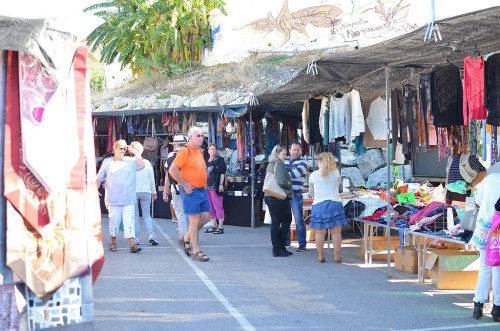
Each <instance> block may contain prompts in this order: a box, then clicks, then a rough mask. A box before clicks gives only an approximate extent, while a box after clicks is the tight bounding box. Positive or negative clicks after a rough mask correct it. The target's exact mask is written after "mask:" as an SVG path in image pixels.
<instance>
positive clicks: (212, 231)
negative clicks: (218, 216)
mask: <svg viewBox="0 0 500 331" xmlns="http://www.w3.org/2000/svg"><path fill="white" fill-rule="evenodd" d="M217 230H219V229H218V228H216V227H214V226H212V227H210V228H208V229H206V230H205V233H214V232H215V231H217Z"/></svg>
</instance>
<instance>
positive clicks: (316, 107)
mask: <svg viewBox="0 0 500 331" xmlns="http://www.w3.org/2000/svg"><path fill="white" fill-rule="evenodd" d="M323 103H324V101H323V100H322V99H315V98H311V99H309V118H308V123H309V144H311V145H312V144H317V143H321V142H323V136H321V133H320V132H319V114H320V113H321V109H322V104H323Z"/></svg>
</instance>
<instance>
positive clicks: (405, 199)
mask: <svg viewBox="0 0 500 331" xmlns="http://www.w3.org/2000/svg"><path fill="white" fill-rule="evenodd" d="M398 202H399V203H409V204H412V205H413V204H415V202H416V201H415V194H414V193H413V192H410V193H405V194H400V195H398Z"/></svg>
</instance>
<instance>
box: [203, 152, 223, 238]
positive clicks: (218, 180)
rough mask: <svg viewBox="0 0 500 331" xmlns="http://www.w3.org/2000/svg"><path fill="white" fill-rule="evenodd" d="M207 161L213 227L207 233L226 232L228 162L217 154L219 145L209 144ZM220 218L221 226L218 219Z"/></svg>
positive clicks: (208, 190)
mask: <svg viewBox="0 0 500 331" xmlns="http://www.w3.org/2000/svg"><path fill="white" fill-rule="evenodd" d="M205 161H206V163H207V188H208V189H207V192H208V202H209V205H210V218H211V221H212V227H211V228H208V229H207V230H205V233H213V234H223V233H224V207H223V206H222V202H223V196H224V188H225V187H224V183H225V180H226V162H225V161H224V159H223V158H222V157H220V156H218V155H217V146H216V145H215V144H210V145H208V159H206V160H205ZM216 219H218V220H219V227H217V221H216Z"/></svg>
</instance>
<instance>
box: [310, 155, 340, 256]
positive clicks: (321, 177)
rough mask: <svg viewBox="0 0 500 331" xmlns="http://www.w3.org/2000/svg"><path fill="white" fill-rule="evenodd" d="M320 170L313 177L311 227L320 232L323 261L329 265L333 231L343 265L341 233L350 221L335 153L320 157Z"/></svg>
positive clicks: (317, 233) (337, 252)
mask: <svg viewBox="0 0 500 331" xmlns="http://www.w3.org/2000/svg"><path fill="white" fill-rule="evenodd" d="M318 167H319V170H316V171H314V172H313V173H312V174H311V175H310V177H309V196H310V197H311V198H312V199H313V204H312V210H311V217H310V218H309V227H310V228H311V229H314V230H316V236H315V239H316V248H317V250H318V260H319V262H320V263H323V262H325V257H324V255H323V251H324V247H323V246H324V244H325V237H326V234H327V230H328V229H329V230H330V233H331V234H332V237H333V250H334V254H335V262H337V263H341V262H342V258H341V256H342V255H341V246H342V233H341V230H342V225H347V220H346V218H345V213H344V207H343V205H342V202H341V200H340V195H339V185H340V183H341V179H340V173H339V171H338V169H337V163H336V162H335V159H334V158H333V155H332V153H321V154H319V155H318Z"/></svg>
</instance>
